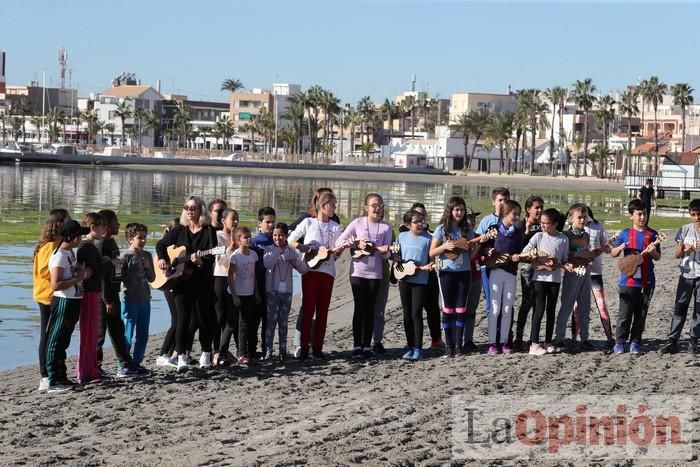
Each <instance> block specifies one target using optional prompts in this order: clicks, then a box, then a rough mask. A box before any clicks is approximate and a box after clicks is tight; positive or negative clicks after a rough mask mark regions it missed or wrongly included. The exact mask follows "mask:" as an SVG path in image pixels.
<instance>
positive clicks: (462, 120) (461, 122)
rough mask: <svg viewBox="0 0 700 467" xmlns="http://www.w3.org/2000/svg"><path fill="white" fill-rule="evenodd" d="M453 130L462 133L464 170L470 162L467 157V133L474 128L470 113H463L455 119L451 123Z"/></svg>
mask: <svg viewBox="0 0 700 467" xmlns="http://www.w3.org/2000/svg"><path fill="white" fill-rule="evenodd" d="M451 128H452V130H453V131H456V132H459V133H462V137H463V138H464V170H468V169H469V167H470V164H471V158H470V157H469V135H470V134H471V133H472V131H473V130H474V122H473V120H472V115H471V114H470V113H463V114H462V115H460V116H459V118H458V119H457V123H456V124H454V125H451Z"/></svg>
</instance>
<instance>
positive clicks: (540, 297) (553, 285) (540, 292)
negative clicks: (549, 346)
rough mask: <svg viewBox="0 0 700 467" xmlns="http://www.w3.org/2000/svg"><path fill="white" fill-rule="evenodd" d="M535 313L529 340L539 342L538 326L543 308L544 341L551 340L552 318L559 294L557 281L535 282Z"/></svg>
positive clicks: (552, 330)
mask: <svg viewBox="0 0 700 467" xmlns="http://www.w3.org/2000/svg"><path fill="white" fill-rule="evenodd" d="M534 287H535V313H534V314H533V315H532V329H531V330H530V341H532V343H533V344H539V343H540V326H541V325H542V317H543V316H544V313H545V310H546V311H547V322H546V325H545V334H544V341H545V342H547V343H549V342H552V335H553V334H554V318H555V316H554V315H555V313H556V309H557V297H558V296H559V284H558V283H557V282H539V281H537V282H535V285H534Z"/></svg>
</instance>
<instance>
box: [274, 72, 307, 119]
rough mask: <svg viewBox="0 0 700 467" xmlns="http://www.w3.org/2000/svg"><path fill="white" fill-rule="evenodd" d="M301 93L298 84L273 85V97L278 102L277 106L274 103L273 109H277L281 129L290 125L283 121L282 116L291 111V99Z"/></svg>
mask: <svg viewBox="0 0 700 467" xmlns="http://www.w3.org/2000/svg"><path fill="white" fill-rule="evenodd" d="M300 92H301V86H300V85H298V84H291V83H274V84H273V85H272V95H273V96H274V100H275V101H276V105H274V103H273V109H274V108H275V107H276V108H277V120H278V122H279V126H280V127H282V126H287V125H290V123H289V122H287V121H286V120H282V115H283V114H284V113H285V112H286V111H287V109H289V104H290V102H289V98H290V97H292V96H294V95H296V94H299V93H300Z"/></svg>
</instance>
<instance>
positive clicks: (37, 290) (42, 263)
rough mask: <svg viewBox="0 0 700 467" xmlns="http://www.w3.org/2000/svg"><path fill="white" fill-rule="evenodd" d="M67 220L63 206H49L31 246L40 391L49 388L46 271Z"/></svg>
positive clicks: (49, 290)
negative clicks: (35, 240)
mask: <svg viewBox="0 0 700 467" xmlns="http://www.w3.org/2000/svg"><path fill="white" fill-rule="evenodd" d="M69 220H70V215H69V214H68V211H66V210H65V209H52V210H51V212H49V215H48V217H47V218H46V222H44V227H43V229H42V230H41V235H40V236H39V241H38V242H37V244H36V247H34V262H33V266H32V275H33V277H34V285H33V288H32V297H33V299H34V301H35V302H37V303H38V304H39V316H40V323H41V324H40V326H41V327H40V328H39V373H40V375H41V380H40V381H39V391H46V390H47V389H49V374H48V373H47V372H46V328H47V326H48V324H49V315H50V314H51V297H52V296H53V289H52V288H51V273H50V272H49V258H50V257H51V254H52V253H53V251H54V250H55V249H56V248H58V246H59V245H60V244H61V240H62V239H61V235H60V233H59V232H60V231H61V228H62V227H63V224H64V223H65V222H67V221H69Z"/></svg>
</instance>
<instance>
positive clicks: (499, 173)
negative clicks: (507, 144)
mask: <svg viewBox="0 0 700 467" xmlns="http://www.w3.org/2000/svg"><path fill="white" fill-rule="evenodd" d="M499 151H500V153H501V154H500V156H501V158H500V160H499V161H498V175H501V174H502V173H503V146H501V147H500V148H499Z"/></svg>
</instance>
